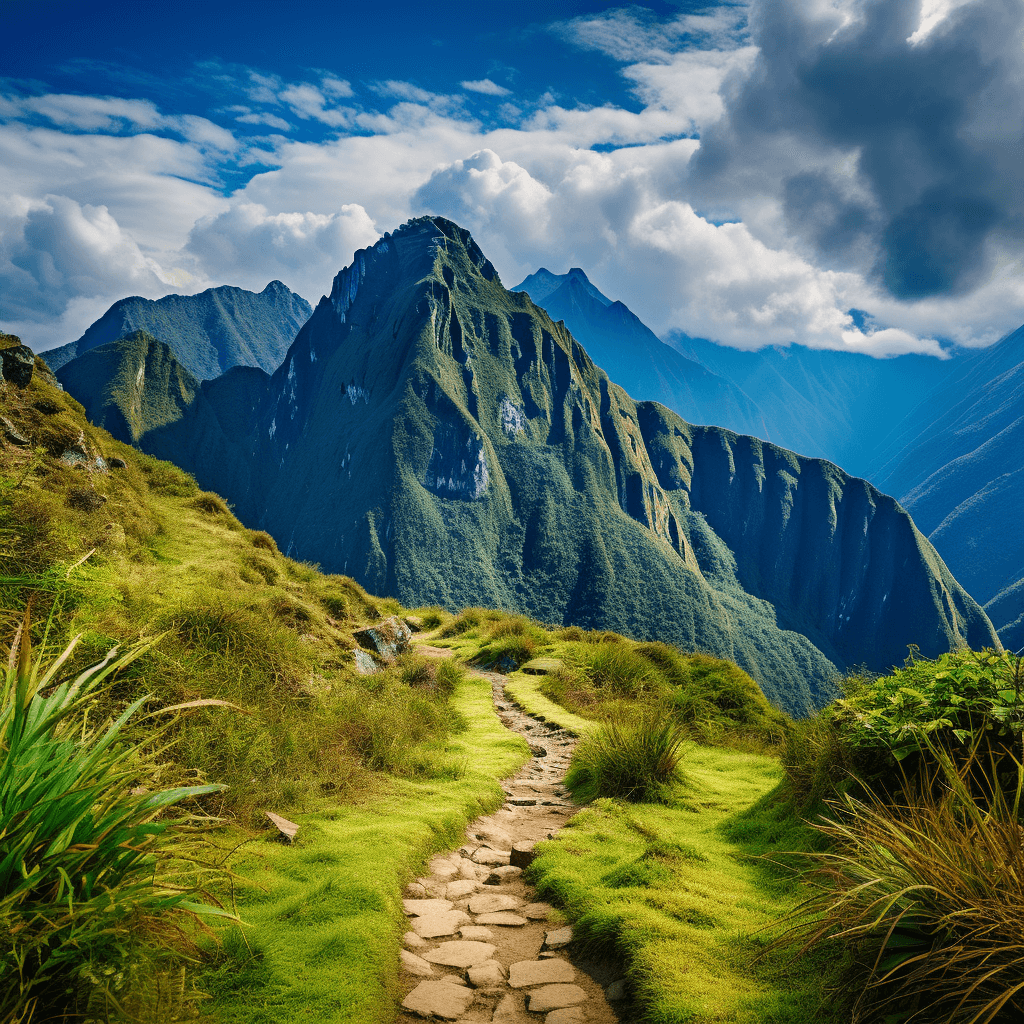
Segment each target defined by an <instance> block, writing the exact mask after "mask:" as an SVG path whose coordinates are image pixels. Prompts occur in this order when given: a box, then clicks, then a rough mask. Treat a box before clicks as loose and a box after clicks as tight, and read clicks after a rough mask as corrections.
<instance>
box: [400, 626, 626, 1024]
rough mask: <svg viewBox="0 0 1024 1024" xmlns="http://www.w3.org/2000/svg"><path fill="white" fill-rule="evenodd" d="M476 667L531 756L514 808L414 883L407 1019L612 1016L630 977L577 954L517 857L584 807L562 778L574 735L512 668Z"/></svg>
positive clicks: (510, 802) (480, 827) (511, 792)
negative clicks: (524, 689)
mask: <svg viewBox="0 0 1024 1024" xmlns="http://www.w3.org/2000/svg"><path fill="white" fill-rule="evenodd" d="M418 650H419V652H420V653H422V654H428V655H432V656H436V657H448V656H449V654H450V652H448V651H443V650H440V649H439V648H431V647H423V646H421V647H419V648H418ZM477 674H478V675H480V676H483V677H484V678H487V679H489V680H490V681H491V685H492V690H493V693H494V704H495V708H496V709H497V711H498V715H499V717H500V718H501V721H502V722H503V723H504V725H505V726H506V727H507V728H509V729H511V730H513V731H514V732H518V733H519V734H520V735H521V736H523V737H524V738H525V739H526V741H527V742H528V743H529V744H530V750H531V752H532V753H533V757H532V758H531V759H530V760H529V762H527V764H526V765H525V766H524V767H523V768H522V770H521V771H520V772H519V773H518V774H517V775H515V776H514V777H513V778H511V779H508V780H506V781H505V783H504V784H503V787H504V789H505V793H506V795H507V797H506V801H505V805H504V807H502V808H501V810H499V811H496V812H495V813H493V814H489V815H486V816H484V817H481V818H477V819H476V820H475V821H473V822H472V823H471V824H470V825H469V827H468V828H467V830H466V842H465V843H464V844H463V845H462V846H460V847H459V848H458V849H457V850H454V851H452V852H451V853H448V854H441V855H439V856H437V857H435V858H434V859H433V860H432V861H431V862H430V874H429V875H428V876H426V877H424V878H420V879H417V880H416V881H415V882H413V883H411V884H410V885H409V886H408V887H407V888H406V891H405V894H404V895H405V897H406V898H405V899H404V901H403V902H404V904H405V909H406V913H407V914H408V915H409V930H408V931H407V932H406V934H405V949H403V950H402V961H403V974H402V996H403V1002H402V1011H401V1014H400V1016H399V1020H400V1021H401V1022H403V1024H412V1022H417V1021H422V1020H423V1019H428V1020H454V1021H460V1022H461V1021H465V1022H466V1024H469V1022H470V1021H472V1022H486V1021H493V1022H495V1024H528V1022H534V1024H536V1022H540V1021H543V1022H544V1024H583V1022H587V1024H613V1022H615V1021H618V1020H619V1017H618V1015H617V1014H616V1013H615V1010H614V1009H613V1005H614V1004H617V1005H620V1006H621V1005H622V1004H621V998H622V990H623V985H622V984H621V981H620V978H619V977H618V975H617V974H616V973H615V972H614V971H611V972H609V969H607V968H601V967H597V966H594V965H592V964H586V965H583V964H581V963H574V962H572V960H571V957H570V954H569V951H568V949H567V946H568V943H569V941H570V939H571V936H572V930H571V928H568V927H567V926H565V925H563V924H560V923H559V922H558V921H557V915H556V914H555V912H554V911H553V908H552V907H551V906H550V905H549V904H547V903H544V902H541V901H539V900H538V898H537V894H536V892H535V890H534V889H533V888H532V887H531V886H529V885H528V884H527V883H526V882H525V881H524V880H523V877H522V869H521V868H520V867H518V866H515V865H514V864H510V860H511V861H519V862H521V863H522V862H528V860H529V857H530V848H531V846H532V844H533V843H535V842H537V841H538V840H541V839H547V838H550V837H551V836H553V835H554V834H555V832H557V831H558V830H559V829H560V828H562V827H563V826H564V825H565V823H566V822H567V821H568V820H569V818H570V817H571V816H572V815H573V814H574V813H575V812H576V810H578V806H577V805H576V804H574V803H573V802H572V800H571V799H570V798H569V795H568V793H567V791H566V790H565V789H564V787H563V781H564V778H565V772H566V769H567V767H568V764H569V757H570V755H571V753H572V748H573V746H574V743H575V740H574V738H573V736H572V735H571V734H570V733H568V732H566V731H564V730H562V729H560V728H558V727H557V726H553V725H550V724H548V723H545V722H542V721H539V720H538V719H536V718H533V717H531V716H530V715H527V714H526V713H525V712H523V711H522V710H520V709H519V708H518V707H516V706H515V704H514V703H513V702H512V700H511V699H510V698H509V697H508V696H507V695H506V693H505V689H504V683H505V679H506V677H505V676H502V675H500V674H498V673H495V672H481V673H477ZM552 917H556V919H555V920H552ZM616 997H617V998H616Z"/></svg>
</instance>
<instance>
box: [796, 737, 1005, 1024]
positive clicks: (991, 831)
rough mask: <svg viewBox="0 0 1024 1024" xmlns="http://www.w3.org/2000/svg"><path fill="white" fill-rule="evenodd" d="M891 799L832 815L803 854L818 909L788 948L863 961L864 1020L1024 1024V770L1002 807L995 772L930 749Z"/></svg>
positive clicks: (802, 910) (858, 802) (873, 799)
mask: <svg viewBox="0 0 1024 1024" xmlns="http://www.w3.org/2000/svg"><path fill="white" fill-rule="evenodd" d="M926 755H927V756H926V758H925V759H924V763H925V764H928V765H932V766H934V767H933V768H931V769H930V770H927V771H925V772H923V773H920V774H919V775H918V776H917V777H916V778H909V777H905V778H904V779H903V785H902V786H901V795H900V796H899V797H896V798H893V797H892V796H891V794H889V793H888V792H880V791H878V790H875V789H873V788H871V787H870V786H865V787H864V788H863V790H862V793H863V795H862V796H861V797H859V798H854V797H853V796H851V795H849V794H845V795H844V796H843V797H842V798H841V799H838V800H833V801H831V802H830V804H829V806H830V810H831V812H832V813H831V815H830V816H829V817H827V818H824V819H822V820H819V821H818V822H817V823H816V824H815V826H814V827H815V828H816V829H817V830H818V832H820V833H821V834H822V835H823V836H824V837H826V839H827V840H829V843H830V846H829V848H828V849H827V850H825V851H823V852H817V853H812V854H808V855H807V859H808V862H807V865H806V867H805V873H806V877H807V879H808V881H809V882H810V883H811V884H812V885H813V886H814V892H813V894H812V896H811V897H810V898H809V899H808V900H807V901H806V902H805V903H804V904H802V905H801V907H799V908H798V911H797V913H798V914H799V917H800V920H799V923H798V924H796V925H795V926H794V927H793V928H792V929H791V931H790V932H789V933H788V935H787V936H786V937H785V940H784V941H785V942H798V943H799V944H800V952H801V953H806V952H808V951H810V950H814V949H816V948H818V947H820V946H822V944H826V943H831V942H833V941H834V940H840V941H842V942H844V943H845V944H847V945H848V946H850V947H851V948H852V949H853V951H854V953H855V956H856V960H855V965H854V967H853V970H852V976H853V978H855V986H854V991H856V992H857V993H858V995H857V999H856V1002H855V1005H854V1014H855V1018H858V1017H859V1018H863V1019H878V1020H883V1019H884V1020H896V1019H898V1020H900V1021H911V1020H927V1021H929V1022H943V1024H955V1022H960V1021H964V1022H966V1021H970V1022H972V1024H990V1022H992V1021H996V1020H1007V1021H1010V1020H1014V1021H1016V1020H1021V1019H1024V939H1022V936H1021V928H1020V922H1021V918H1022V917H1024V833H1022V830H1021V826H1020V812H1021V802H1020V801H1021V794H1022V792H1024V765H1022V764H1021V762H1020V761H1017V760H1016V759H1015V758H1014V759H1013V761H1014V765H1015V772H1014V775H1015V780H1014V784H1013V786H1012V787H1010V788H1011V791H1012V795H1011V796H1009V797H1008V796H1007V793H1006V789H1007V788H1008V787H1007V786H1006V784H1005V780H1004V779H1002V778H1000V774H1001V772H1000V767H999V765H998V762H997V759H996V758H995V757H994V756H991V755H989V756H988V757H987V758H981V757H979V755H978V747H977V746H975V747H974V748H973V749H972V750H971V752H970V753H969V755H968V756H967V758H966V759H964V758H963V757H962V756H961V755H959V752H958V753H957V754H951V753H950V752H949V751H947V750H945V749H943V748H942V747H941V746H938V745H936V744H934V743H931V742H927V744H926Z"/></svg>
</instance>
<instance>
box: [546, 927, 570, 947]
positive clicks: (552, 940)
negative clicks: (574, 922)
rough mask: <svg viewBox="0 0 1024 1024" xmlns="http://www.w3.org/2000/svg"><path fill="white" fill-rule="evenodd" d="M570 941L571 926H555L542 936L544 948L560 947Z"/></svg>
mask: <svg viewBox="0 0 1024 1024" xmlns="http://www.w3.org/2000/svg"><path fill="white" fill-rule="evenodd" d="M570 942H572V928H569V927H566V928H556V929H555V930H554V931H550V932H547V933H546V934H545V936H544V948H545V949H562V948H563V947H565V946H568V945H569V943H570Z"/></svg>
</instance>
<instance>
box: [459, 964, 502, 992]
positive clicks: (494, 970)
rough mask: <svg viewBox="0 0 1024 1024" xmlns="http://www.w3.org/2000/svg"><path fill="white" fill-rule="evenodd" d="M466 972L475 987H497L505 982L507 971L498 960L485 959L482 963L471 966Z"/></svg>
mask: <svg viewBox="0 0 1024 1024" xmlns="http://www.w3.org/2000/svg"><path fill="white" fill-rule="evenodd" d="M466 973H467V974H468V975H469V983H470V985H472V986H473V987H474V988H497V987H498V986H499V985H502V984H504V982H505V972H504V971H503V970H502V968H501V964H499V963H498V961H497V960H485V961H484V962H483V963H482V964H477V965H476V966H475V967H470V969H469V970H468V971H467V972H466Z"/></svg>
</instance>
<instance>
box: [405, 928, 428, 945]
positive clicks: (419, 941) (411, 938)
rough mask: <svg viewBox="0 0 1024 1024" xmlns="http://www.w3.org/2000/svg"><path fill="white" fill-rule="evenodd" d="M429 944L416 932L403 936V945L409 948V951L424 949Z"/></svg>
mask: <svg viewBox="0 0 1024 1024" xmlns="http://www.w3.org/2000/svg"><path fill="white" fill-rule="evenodd" d="M426 944H427V940H426V939H423V938H420V936H419V935H417V934H416V933H415V932H406V933H405V934H404V935H403V936H402V945H403V946H408V947H409V949H422V948H423V947H424V946H425V945H426Z"/></svg>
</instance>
